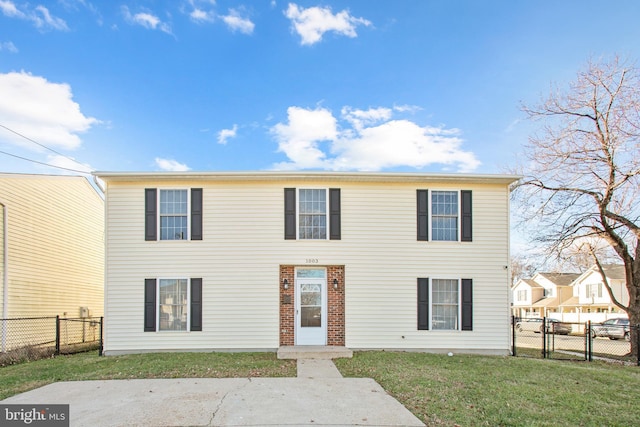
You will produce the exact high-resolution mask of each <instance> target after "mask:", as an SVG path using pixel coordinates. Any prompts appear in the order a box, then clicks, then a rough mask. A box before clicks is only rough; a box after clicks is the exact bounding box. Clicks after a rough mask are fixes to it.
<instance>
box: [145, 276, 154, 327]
mask: <svg viewBox="0 0 640 427" xmlns="http://www.w3.org/2000/svg"><path fill="white" fill-rule="evenodd" d="M155 330H156V279H144V331H145V332H155Z"/></svg>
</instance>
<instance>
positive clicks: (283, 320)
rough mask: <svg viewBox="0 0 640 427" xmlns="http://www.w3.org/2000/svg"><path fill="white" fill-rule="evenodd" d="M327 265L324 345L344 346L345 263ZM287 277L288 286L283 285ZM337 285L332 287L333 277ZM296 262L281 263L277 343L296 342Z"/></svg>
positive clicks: (284, 344) (287, 343)
mask: <svg viewBox="0 0 640 427" xmlns="http://www.w3.org/2000/svg"><path fill="white" fill-rule="evenodd" d="M326 268H327V299H328V301H327V303H328V306H327V317H328V319H327V345H330V346H344V345H345V336H344V335H345V332H344V265H329V266H326ZM285 279H287V282H288V283H289V288H288V289H284V286H283V283H284V280H285ZM334 279H335V280H337V281H338V289H334V288H333V280H334ZM294 285H295V266H294V265H281V266H280V283H279V284H278V288H279V289H280V346H291V345H294V343H295V336H294V335H295V330H296V328H295V307H296V305H295V300H294V298H295V286H294Z"/></svg>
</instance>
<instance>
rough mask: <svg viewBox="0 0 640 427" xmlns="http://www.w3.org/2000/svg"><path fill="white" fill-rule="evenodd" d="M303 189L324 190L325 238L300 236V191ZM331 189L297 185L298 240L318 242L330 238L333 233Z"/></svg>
mask: <svg viewBox="0 0 640 427" xmlns="http://www.w3.org/2000/svg"><path fill="white" fill-rule="evenodd" d="M302 190H324V202H325V207H324V208H325V212H324V218H325V238H324V239H302V238H300V224H301V221H300V191H302ZM329 191H330V189H329V188H328V187H296V240H301V241H312V242H314V241H315V242H317V241H323V240H330V239H329V237H330V234H331V223H330V221H331V216H330V215H331V212H330V206H329V197H330V196H329Z"/></svg>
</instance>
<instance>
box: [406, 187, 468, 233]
mask: <svg viewBox="0 0 640 427" xmlns="http://www.w3.org/2000/svg"><path fill="white" fill-rule="evenodd" d="M417 208H418V209H417V210H418V240H422V241H427V240H433V241H444V242H458V241H461V242H471V241H472V240H473V239H472V208H471V191H470V190H460V191H458V190H446V191H443V190H431V191H430V190H417Z"/></svg>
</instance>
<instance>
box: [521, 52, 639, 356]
mask: <svg viewBox="0 0 640 427" xmlns="http://www.w3.org/2000/svg"><path fill="white" fill-rule="evenodd" d="M523 110H524V112H525V113H527V115H528V116H529V118H530V119H533V120H536V121H539V122H541V123H542V124H543V126H542V128H541V130H540V132H539V133H538V134H535V135H533V136H532V137H530V139H529V142H528V144H527V145H526V147H525V157H526V159H527V160H528V163H527V164H526V166H525V167H524V168H522V170H520V171H519V172H520V173H521V174H522V175H523V176H524V178H523V179H522V180H521V182H520V183H519V184H518V188H517V191H516V192H515V193H514V195H515V198H516V199H518V200H519V202H520V206H521V209H522V207H525V208H524V210H523V212H524V216H523V217H522V219H523V221H524V222H526V223H528V224H529V225H532V226H533V227H532V228H533V233H534V236H535V240H536V241H538V242H541V243H543V244H544V246H545V247H546V248H547V250H548V251H549V253H553V254H555V255H556V256H557V257H558V258H559V259H561V258H563V257H567V256H576V254H579V253H581V252H582V253H584V252H585V249H586V252H587V253H588V255H589V256H590V257H591V259H592V261H593V263H595V264H596V265H598V266H599V268H600V273H601V274H602V275H603V281H604V282H605V285H607V286H606V287H607V288H608V289H607V290H608V292H609V294H610V296H611V297H612V298H613V296H614V295H613V292H612V291H611V288H610V287H609V286H608V283H607V282H606V275H605V274H604V271H603V269H602V265H603V264H604V262H605V261H609V260H610V259H611V257H612V256H613V257H615V258H617V259H618V262H619V261H622V263H623V264H624V267H625V275H626V286H627V290H628V292H629V304H628V305H623V304H621V303H620V302H619V301H617V300H616V299H615V298H613V299H612V300H613V301H614V304H616V305H617V306H618V307H620V308H621V309H623V310H624V311H626V312H627V314H628V315H629V319H630V321H631V324H633V325H637V324H640V246H639V245H638V241H639V239H640V226H639V218H640V74H639V70H638V68H636V67H635V66H628V65H627V64H626V63H624V62H623V61H621V60H620V59H619V58H617V57H616V58H613V59H612V60H609V61H602V62H593V61H591V62H589V63H588V64H587V66H586V67H585V70H583V71H581V72H580V73H578V76H577V79H576V80H575V81H574V82H573V83H572V84H571V85H570V86H569V87H568V88H567V89H565V90H562V91H560V90H557V89H556V90H552V91H551V93H550V94H549V96H548V97H547V98H546V99H544V100H543V101H542V102H541V103H540V104H539V105H537V106H534V107H529V106H524V107H523ZM603 242H606V244H605V245H602V243H603ZM572 254H573V255H572ZM631 335H632V337H633V339H634V342H633V344H634V345H632V347H631V348H632V349H633V351H634V352H635V350H636V348H637V346H636V345H635V340H636V339H637V338H638V337H637V336H636V334H631Z"/></svg>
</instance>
